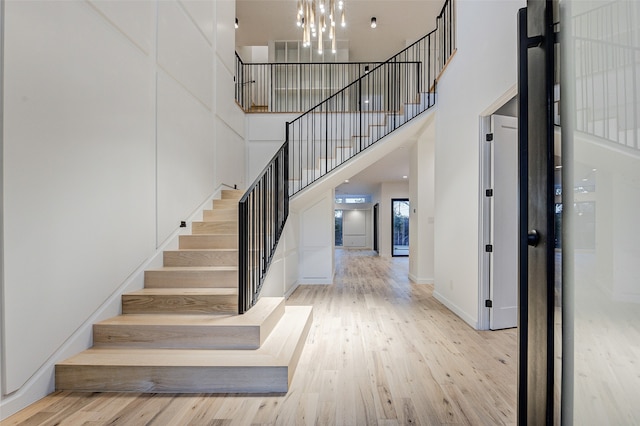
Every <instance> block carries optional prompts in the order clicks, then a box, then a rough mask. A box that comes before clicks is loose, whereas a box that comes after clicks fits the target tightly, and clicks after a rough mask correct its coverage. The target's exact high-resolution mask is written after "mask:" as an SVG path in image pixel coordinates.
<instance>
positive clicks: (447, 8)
mask: <svg viewBox="0 0 640 426" xmlns="http://www.w3.org/2000/svg"><path fill="white" fill-rule="evenodd" d="M453 22H454V20H453V0H446V1H445V3H444V5H443V7H442V9H441V11H440V14H439V15H438V17H437V18H436V28H435V29H434V30H433V31H431V32H430V33H428V34H427V35H425V36H424V37H422V38H420V39H419V40H417V41H415V42H414V43H412V44H411V45H409V46H407V47H406V48H405V49H403V50H402V51H400V52H399V53H397V54H395V55H393V56H392V57H390V58H389V59H387V60H386V61H384V62H382V63H380V64H379V65H378V66H377V67H375V68H374V69H372V70H370V71H369V72H368V73H365V74H364V75H362V76H361V77H360V78H359V79H357V80H355V81H354V82H352V83H351V84H349V85H347V86H346V87H344V88H343V89H342V90H340V91H338V92H336V93H335V94H333V95H331V96H330V97H328V98H327V99H325V100H324V101H322V102H320V103H319V104H318V105H316V106H315V107H313V108H311V109H310V110H309V111H307V112H305V113H304V114H301V115H300V116H298V117H296V118H295V119H294V120H292V121H291V122H288V123H287V143H288V144H289V149H290V151H291V152H290V155H289V156H290V158H291V161H290V167H291V170H290V173H289V176H290V178H292V180H293V182H292V187H291V188H290V195H291V196H294V195H295V194H296V193H298V192H300V191H301V190H303V189H304V188H306V187H307V186H309V185H311V184H312V183H314V182H315V181H317V180H318V179H320V178H322V177H323V176H325V175H326V174H327V173H329V172H330V171H331V170H333V169H335V168H337V167H339V166H340V165H342V164H343V163H344V162H346V161H347V160H349V159H350V158H353V157H354V156H355V155H357V154H358V153H360V152H361V151H363V150H364V149H366V148H368V147H370V146H371V145H373V144H374V143H376V142H377V141H378V140H380V139H382V138H383V137H384V136H386V135H387V134H389V133H391V132H392V131H394V130H396V129H397V128H399V127H400V126H402V125H404V124H406V123H407V122H408V121H410V120H411V119H413V118H415V117H416V116H417V115H418V114H420V113H422V112H424V111H426V110H427V109H429V108H431V107H432V106H433V105H435V88H436V84H437V81H438V79H439V78H440V74H441V73H442V71H443V70H444V68H445V67H446V65H447V64H448V60H449V59H450V58H451V56H452V55H453V54H454V52H455V32H454V30H453V27H454V23H453ZM424 89H426V90H424ZM421 93H423V94H422V95H421ZM416 101H417V102H416ZM363 104H365V105H363ZM411 104H415V105H418V107H412V108H411V110H409V108H408V106H409V105H411ZM401 112H402V114H403V115H402V116H400V113H401ZM381 120H382V121H383V122H382V123H381V122H380V121H381ZM317 123H321V126H318V125H317ZM374 130H375V134H374ZM356 132H357V133H356ZM354 138H356V139H357V140H358V141H357V143H354V140H353V139H354ZM318 161H319V162H320V163H318ZM316 166H317V167H316Z"/></svg>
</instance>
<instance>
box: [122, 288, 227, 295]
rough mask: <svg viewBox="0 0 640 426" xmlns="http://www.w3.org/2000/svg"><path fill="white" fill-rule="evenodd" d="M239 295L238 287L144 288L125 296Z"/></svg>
mask: <svg viewBox="0 0 640 426" xmlns="http://www.w3.org/2000/svg"><path fill="white" fill-rule="evenodd" d="M234 294H238V288H237V287H211V288H208V287H196V288H143V289H140V290H136V291H130V292H127V293H125V294H124V295H125V296H152V295H157V296H228V295H234Z"/></svg>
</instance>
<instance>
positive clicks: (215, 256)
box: [163, 249, 238, 266]
mask: <svg viewBox="0 0 640 426" xmlns="http://www.w3.org/2000/svg"><path fill="white" fill-rule="evenodd" d="M163 261H164V266H238V250H234V249H230V250H224V249H212V250H167V251H165V252H164V253H163Z"/></svg>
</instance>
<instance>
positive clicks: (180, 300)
mask: <svg viewBox="0 0 640 426" xmlns="http://www.w3.org/2000/svg"><path fill="white" fill-rule="evenodd" d="M241 196H242V191H238V190H223V191H222V199H220V200H214V201H213V209H212V210H205V211H204V212H203V221H202V222H193V223H192V234H191V235H181V236H180V237H179V249H178V250H170V251H165V252H164V256H163V259H164V266H163V267H162V268H160V269H152V270H147V271H145V280H144V281H145V284H144V288H143V289H142V290H139V291H135V292H131V293H126V294H124V295H123V296H122V315H119V316H117V317H114V318H110V319H107V320H105V321H102V322H99V323H97V324H94V326H93V347H92V348H91V349H88V350H86V351H84V352H82V353H80V354H78V355H76V356H74V357H72V358H69V359H67V360H65V361H63V362H61V363H59V364H57V365H56V370H55V377H56V389H58V390H73V391H92V392H96V391H101V392H104V391H117V392H172V393H174V392H175V393H192V392H206V393H267V392H287V390H288V387H289V383H290V381H291V378H292V376H293V372H294V371H295V368H296V365H297V362H298V359H299V357H300V353H301V351H302V348H303V345H304V341H305V339H306V336H307V333H308V331H309V327H310V326H311V321H312V315H311V307H306V306H285V302H284V298H281V297H264V298H261V299H260V300H259V301H258V302H257V303H256V304H255V305H254V306H253V308H252V309H251V310H250V311H248V312H247V313H245V314H244V315H237V312H238V200H239V198H240V197H241Z"/></svg>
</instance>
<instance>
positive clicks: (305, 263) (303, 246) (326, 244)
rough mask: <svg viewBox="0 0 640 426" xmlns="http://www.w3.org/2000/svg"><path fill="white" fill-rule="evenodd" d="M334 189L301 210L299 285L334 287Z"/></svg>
mask: <svg viewBox="0 0 640 426" xmlns="http://www.w3.org/2000/svg"><path fill="white" fill-rule="evenodd" d="M333 199H334V193H333V189H331V190H329V191H325V192H324V193H323V194H322V195H321V196H318V197H317V198H316V200H315V202H313V203H310V204H308V205H306V206H304V207H302V208H300V211H299V216H298V217H299V223H300V225H299V226H300V244H299V256H300V261H299V268H300V269H299V283H300V284H330V283H331V282H332V281H333V250H334V247H333V244H334V241H333V240H334V238H333V236H334V226H335V222H334V220H335V219H334V210H333V205H334V202H333Z"/></svg>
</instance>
